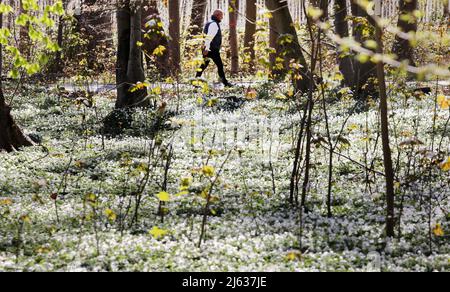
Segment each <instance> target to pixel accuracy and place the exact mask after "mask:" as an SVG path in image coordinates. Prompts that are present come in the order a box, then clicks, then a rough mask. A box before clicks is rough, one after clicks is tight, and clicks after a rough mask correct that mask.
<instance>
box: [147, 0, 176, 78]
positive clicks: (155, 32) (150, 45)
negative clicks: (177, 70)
mask: <svg viewBox="0 0 450 292" xmlns="http://www.w3.org/2000/svg"><path fill="white" fill-rule="evenodd" d="M160 23H162V21H161V16H160V14H159V10H158V5H157V2H156V0H149V1H148V6H147V7H143V9H142V27H143V29H144V32H145V33H143V35H142V42H143V46H142V49H143V50H144V52H145V60H146V62H147V67H149V68H150V67H152V66H155V67H156V69H157V70H158V73H159V75H160V76H159V77H162V78H165V77H168V76H170V68H169V67H168V66H167V64H168V63H169V50H168V49H169V41H168V36H167V35H166V33H165V31H164V28H163V27H161V26H160V25H159V24H160ZM159 46H163V47H164V48H165V50H164V51H163V52H161V55H153V52H154V51H155V49H156V48H158V47H159Z"/></svg>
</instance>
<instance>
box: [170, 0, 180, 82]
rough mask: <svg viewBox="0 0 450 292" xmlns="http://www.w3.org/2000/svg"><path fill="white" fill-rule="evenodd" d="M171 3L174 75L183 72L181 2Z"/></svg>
mask: <svg viewBox="0 0 450 292" xmlns="http://www.w3.org/2000/svg"><path fill="white" fill-rule="evenodd" d="M168 1H169V21H170V22H169V36H170V41H169V47H170V67H171V70H172V74H173V75H178V74H179V73H180V72H181V65H180V61H181V57H180V1H179V0H168Z"/></svg>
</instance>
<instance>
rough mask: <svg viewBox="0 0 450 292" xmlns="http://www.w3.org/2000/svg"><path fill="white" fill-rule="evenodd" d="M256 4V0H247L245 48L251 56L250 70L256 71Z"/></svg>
mask: <svg viewBox="0 0 450 292" xmlns="http://www.w3.org/2000/svg"><path fill="white" fill-rule="evenodd" d="M256 4H257V1H256V0H246V9H245V17H246V20H245V37H244V48H245V53H246V54H247V55H248V56H249V58H250V62H249V65H250V71H254V64H255V33H256Z"/></svg>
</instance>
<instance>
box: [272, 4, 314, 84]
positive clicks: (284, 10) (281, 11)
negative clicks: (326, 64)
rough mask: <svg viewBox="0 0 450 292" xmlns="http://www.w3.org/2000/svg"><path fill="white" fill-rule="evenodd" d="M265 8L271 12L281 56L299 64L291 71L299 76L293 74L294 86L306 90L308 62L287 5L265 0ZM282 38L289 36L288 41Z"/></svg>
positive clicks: (308, 75) (308, 77)
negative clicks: (297, 67) (299, 66)
mask: <svg viewBox="0 0 450 292" xmlns="http://www.w3.org/2000/svg"><path fill="white" fill-rule="evenodd" d="M265 2H266V6H267V9H269V10H270V11H271V12H272V23H271V26H272V29H273V32H274V33H275V34H276V35H277V37H278V42H277V43H278V46H280V45H282V46H281V51H282V52H283V57H284V58H285V60H286V61H288V62H289V63H290V61H291V60H293V61H294V62H295V63H297V64H299V65H301V68H299V69H296V70H294V71H296V72H293V73H294V75H297V74H299V75H300V76H301V78H295V76H293V77H294V78H293V80H294V85H295V88H296V89H297V90H299V91H302V92H307V91H308V90H309V89H310V84H311V82H314V81H313V80H311V78H310V73H309V69H308V64H307V63H306V59H305V57H304V55H303V51H302V48H301V46H300V43H299V39H298V36H297V31H296V30H295V26H294V22H293V20H292V16H291V13H290V11H289V6H288V5H287V3H286V1H284V0H266V1H265ZM282 38H289V41H281V42H280V40H281V39H282ZM281 43H282V44H281Z"/></svg>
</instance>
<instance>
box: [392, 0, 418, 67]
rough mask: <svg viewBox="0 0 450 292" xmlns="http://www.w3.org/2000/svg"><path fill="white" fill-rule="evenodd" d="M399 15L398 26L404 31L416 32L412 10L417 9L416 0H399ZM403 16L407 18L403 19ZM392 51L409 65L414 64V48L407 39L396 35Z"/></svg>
mask: <svg viewBox="0 0 450 292" xmlns="http://www.w3.org/2000/svg"><path fill="white" fill-rule="evenodd" d="M399 5H400V15H399V18H398V24H397V26H398V28H399V29H400V30H401V31H402V32H405V33H416V32H417V19H416V17H415V16H414V11H416V10H417V9H418V0H400V3H399ZM405 17H407V18H408V20H406V19H404V18H405ZM392 50H393V52H394V53H395V54H396V55H397V56H398V59H399V60H400V61H405V60H408V61H409V64H410V65H413V66H415V63H416V62H415V60H414V48H413V47H412V46H411V43H410V42H409V40H407V39H404V38H401V37H399V36H396V38H395V43H394V47H393V49H392Z"/></svg>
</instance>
